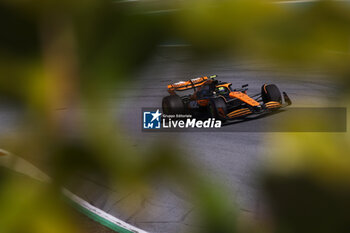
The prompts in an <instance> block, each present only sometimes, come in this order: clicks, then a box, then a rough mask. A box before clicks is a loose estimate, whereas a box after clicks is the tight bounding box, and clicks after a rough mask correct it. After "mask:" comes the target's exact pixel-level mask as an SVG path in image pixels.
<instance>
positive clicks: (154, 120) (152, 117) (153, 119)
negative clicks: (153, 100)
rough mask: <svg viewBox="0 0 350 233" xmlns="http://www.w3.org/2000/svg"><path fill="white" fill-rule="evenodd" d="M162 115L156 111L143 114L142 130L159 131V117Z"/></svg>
mask: <svg viewBox="0 0 350 233" xmlns="http://www.w3.org/2000/svg"><path fill="white" fill-rule="evenodd" d="M161 115H162V113H160V112H159V109H157V111H156V112H143V128H144V129H160V116H161Z"/></svg>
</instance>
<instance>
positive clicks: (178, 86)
mask: <svg viewBox="0 0 350 233" xmlns="http://www.w3.org/2000/svg"><path fill="white" fill-rule="evenodd" d="M215 77H216V75H213V76H210V77H209V78H208V77H206V76H205V77H199V78H194V79H190V80H188V81H180V82H177V83H173V84H170V85H168V91H171V92H173V91H184V90H188V89H191V88H193V89H194V88H196V87H200V86H203V85H204V84H205V83H206V81H208V80H209V79H213V78H215Z"/></svg>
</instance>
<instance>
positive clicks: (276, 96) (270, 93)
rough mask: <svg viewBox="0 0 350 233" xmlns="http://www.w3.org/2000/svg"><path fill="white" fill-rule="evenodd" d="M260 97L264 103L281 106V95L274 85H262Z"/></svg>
mask: <svg viewBox="0 0 350 233" xmlns="http://www.w3.org/2000/svg"><path fill="white" fill-rule="evenodd" d="M261 97H262V100H263V102H264V103H267V102H270V101H276V102H279V103H281V104H282V95H281V92H280V90H279V89H278V87H277V86H276V85H275V84H264V85H263V86H262V87H261Z"/></svg>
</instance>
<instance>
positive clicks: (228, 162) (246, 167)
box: [0, 49, 338, 233]
mask: <svg viewBox="0 0 350 233" xmlns="http://www.w3.org/2000/svg"><path fill="white" fill-rule="evenodd" d="M174 50H175V52H174ZM212 74H217V75H218V79H219V80H222V81H227V82H232V83H233V86H236V87H240V86H241V85H243V84H246V83H248V84H249V91H248V94H249V93H257V92H259V91H260V88H261V86H262V84H263V83H266V82H267V83H275V84H277V85H278V86H279V88H280V89H281V90H283V91H286V92H287V93H288V94H289V96H290V98H291V99H292V101H293V105H294V106H297V107H319V106H332V104H331V103H332V102H334V101H336V100H337V93H338V88H337V86H336V85H335V84H334V83H332V82H331V81H329V79H327V77H326V76H325V75H323V74H322V73H320V72H317V70H316V71H315V70H313V71H311V70H309V71H307V72H300V70H298V71H297V70H295V69H293V68H289V69H288V70H284V71H281V70H279V69H277V67H273V66H271V65H266V64H264V63H263V62H261V61H256V60H252V59H244V60H236V61H229V60H227V59H213V60H210V61H196V60H193V57H191V56H190V55H189V54H188V53H187V52H186V50H181V51H177V49H161V50H160V51H159V52H158V53H157V54H156V55H155V56H154V57H153V58H152V59H151V60H149V61H148V63H147V64H145V65H144V66H143V68H142V69H141V70H139V71H138V72H137V74H136V78H137V79H135V80H134V81H133V82H131V83H129V84H128V85H125V86H123V87H120V88H117V90H116V91H115V92H114V93H113V94H108V95H106V97H105V98H106V100H107V101H108V102H109V103H110V106H111V109H113V111H114V112H115V116H116V119H117V122H118V124H120V125H122V126H123V128H122V130H123V131H124V132H125V141H126V142H128V143H130V142H132V143H133V144H134V146H135V147H136V148H138V149H143V148H147V147H148V145H150V144H151V143H153V142H155V141H157V140H158V139H159V138H163V139H164V138H168V139H169V140H172V138H176V139H177V140H178V141H179V142H180V144H181V147H182V149H184V150H185V151H186V154H187V155H188V158H187V159H188V161H189V162H190V163H191V164H192V165H193V166H194V167H195V168H196V169H198V170H200V171H202V172H203V174H205V176H207V177H208V179H212V180H215V181H217V182H218V183H220V185H222V186H224V187H225V188H226V189H227V190H228V192H229V194H230V195H232V200H233V201H234V202H235V203H237V206H238V209H239V210H241V212H242V213H247V214H249V215H253V216H254V215H255V214H258V213H259V212H261V211H264V201H263V199H262V198H261V195H260V189H259V185H258V183H257V181H256V176H257V171H258V170H259V169H260V168H261V166H263V165H264V159H265V155H266V154H267V153H268V151H269V150H270V149H271V147H273V143H270V142H269V138H270V136H273V135H276V134H277V133H269V132H266V133H261V132H254V130H253V129H254V128H257V127H259V125H262V124H265V123H266V122H267V121H268V120H273V119H274V118H275V119H278V118H279V117H280V115H282V114H287V113H288V111H285V112H283V113H281V114H275V115H272V116H269V117H265V118H260V119H256V120H252V121H247V122H241V123H239V124H230V125H227V126H225V127H229V128H230V129H232V132H225V133H223V132H200V133H199V132H198V133H193V132H192V133H145V132H142V130H141V127H142V125H141V109H142V108H145V107H160V106H161V100H162V97H163V96H165V95H167V92H166V86H167V84H169V83H172V82H176V81H180V80H186V79H189V78H194V77H199V76H203V75H212ZM13 112H14V111H12V110H11V108H8V107H2V108H1V111H0V122H1V124H0V130H1V133H4V132H5V133H11V131H13V130H14V129H15V128H16V123H15V122H16V120H15V119H16V114H15V113H13ZM247 128H249V129H251V130H250V131H253V132H241V131H242V129H247ZM72 189H73V190H72V191H73V192H75V193H76V194H77V195H79V196H81V197H82V198H84V199H85V200H87V201H88V202H90V203H91V204H93V205H95V206H96V207H98V208H100V209H102V210H104V211H106V212H108V213H110V214H112V215H114V216H116V217H117V218H120V219H122V220H124V221H126V222H128V223H130V224H133V225H135V226H137V227H139V228H141V229H143V230H146V231H149V232H159V233H165V232H167V233H175V232H176V233H178V232H193V230H194V229H197V228H198V227H199V226H197V225H196V224H195V223H194V221H193V219H194V218H195V217H194V216H195V215H196V206H194V205H193V203H191V202H190V200H189V199H188V198H187V197H186V194H184V193H183V192H182V190H177V189H176V188H173V187H171V188H170V187H167V186H166V185H164V184H162V185H161V184H159V185H155V187H154V193H155V195H154V196H152V197H144V196H142V195H138V194H135V193H133V192H132V191H125V190H123V191H121V190H119V189H118V187H117V186H110V185H109V184H107V183H106V182H105V181H103V180H98V179H95V178H94V177H89V176H84V177H82V178H81V183H80V185H75V186H74V187H72Z"/></svg>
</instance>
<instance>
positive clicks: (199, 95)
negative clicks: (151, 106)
mask: <svg viewBox="0 0 350 233" xmlns="http://www.w3.org/2000/svg"><path fill="white" fill-rule="evenodd" d="M216 77H217V76H216V75H214V76H210V77H200V78H195V79H191V80H188V81H180V82H177V83H174V84H170V85H168V92H169V94H170V95H169V96H166V97H164V98H163V101H162V108H163V113H164V114H181V113H188V112H191V111H192V110H202V111H204V112H206V113H207V114H209V117H212V118H215V119H218V120H221V121H226V120H230V119H238V118H244V117H246V116H248V115H253V114H255V115H260V114H265V113H270V112H272V111H275V110H278V109H280V108H283V107H286V106H288V105H291V104H292V102H291V100H290V99H289V97H288V95H287V94H286V93H285V92H283V98H282V94H281V92H280V90H279V89H278V87H277V86H276V85H274V84H264V85H262V87H261V92H260V93H257V94H254V95H250V96H249V95H247V90H248V84H245V85H243V86H242V87H241V88H236V89H231V85H232V83H227V82H221V81H218V80H216V79H215V78H216Z"/></svg>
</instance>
